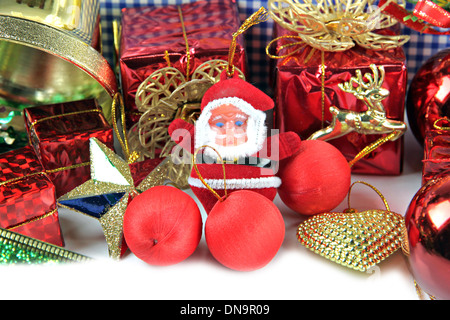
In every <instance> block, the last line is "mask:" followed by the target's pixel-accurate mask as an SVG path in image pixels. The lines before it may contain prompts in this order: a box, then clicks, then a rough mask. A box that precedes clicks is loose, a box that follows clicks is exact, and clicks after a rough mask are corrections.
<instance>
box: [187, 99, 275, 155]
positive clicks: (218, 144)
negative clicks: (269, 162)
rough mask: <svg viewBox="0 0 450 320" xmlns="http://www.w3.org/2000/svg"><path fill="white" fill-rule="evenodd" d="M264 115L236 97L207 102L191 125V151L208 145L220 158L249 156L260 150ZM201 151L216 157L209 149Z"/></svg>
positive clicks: (262, 142)
mask: <svg viewBox="0 0 450 320" xmlns="http://www.w3.org/2000/svg"><path fill="white" fill-rule="evenodd" d="M265 119H266V114H265V113H264V112H263V111H261V110H257V109H255V108H254V107H253V106H252V105H251V104H249V103H248V102H246V101H244V100H242V99H240V98H238V97H226V98H219V99H216V100H212V101H210V102H209V103H208V104H207V105H206V106H205V107H204V108H203V110H202V112H201V114H200V116H199V118H198V120H197V121H196V123H195V148H196V149H198V148H201V147H202V146H205V145H207V146H210V147H212V148H214V149H216V150H217V152H219V154H220V155H221V157H222V158H223V159H228V160H236V159H239V158H245V157H250V156H252V155H254V154H256V153H257V152H258V151H259V150H261V149H262V148H263V144H264V142H265V139H266V132H267V128H266V126H265V123H264V122H265ZM203 152H204V153H205V154H206V155H207V156H209V157H212V158H214V157H217V153H216V152H215V151H214V150H213V149H211V148H205V149H204V150H203Z"/></svg>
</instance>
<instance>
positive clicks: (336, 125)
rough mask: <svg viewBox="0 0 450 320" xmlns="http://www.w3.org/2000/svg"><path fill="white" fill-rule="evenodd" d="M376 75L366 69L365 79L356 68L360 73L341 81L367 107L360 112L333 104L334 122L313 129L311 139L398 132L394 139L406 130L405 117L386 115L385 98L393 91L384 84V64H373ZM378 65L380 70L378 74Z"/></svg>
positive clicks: (358, 71) (341, 87) (341, 85)
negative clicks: (396, 117) (401, 119)
mask: <svg viewBox="0 0 450 320" xmlns="http://www.w3.org/2000/svg"><path fill="white" fill-rule="evenodd" d="M370 69H371V70H372V72H373V76H372V74H370V73H366V74H365V75H364V78H365V79H366V80H367V81H364V79H363V76H362V73H361V70H359V69H358V70H356V77H351V78H350V80H349V81H348V82H344V83H340V84H339V85H338V86H339V88H340V89H341V90H343V91H345V92H349V93H352V94H353V95H355V96H356V98H358V99H360V100H363V101H364V103H365V104H366V106H367V111H365V112H356V111H350V110H340V109H338V108H336V107H335V106H331V107H330V112H331V114H332V115H333V119H332V121H331V124H330V125H329V126H328V127H326V128H324V129H321V130H319V131H316V132H315V133H313V134H312V135H311V136H310V137H309V138H308V140H324V141H325V140H331V139H336V138H339V137H342V136H344V135H346V134H348V133H350V132H352V131H355V132H357V133H360V134H385V133H388V134H389V133H394V132H395V133H394V135H393V137H392V138H391V140H392V141H394V140H396V139H398V138H399V137H401V136H402V135H403V133H404V132H405V131H406V124H405V123H404V122H401V121H397V120H391V119H388V118H386V110H385V109H384V106H383V104H382V102H381V101H382V100H383V99H384V98H386V97H387V96H388V95H389V91H388V90H387V89H385V88H382V87H381V85H382V84H383V82H384V74H385V72H384V67H383V66H380V67H378V68H377V66H376V65H374V64H372V65H370ZM378 69H379V70H380V74H378Z"/></svg>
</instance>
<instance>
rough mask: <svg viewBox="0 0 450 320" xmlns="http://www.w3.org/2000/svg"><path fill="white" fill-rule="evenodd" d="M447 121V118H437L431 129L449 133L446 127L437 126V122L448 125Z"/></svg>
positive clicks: (449, 129) (448, 128) (449, 128)
mask: <svg viewBox="0 0 450 320" xmlns="http://www.w3.org/2000/svg"><path fill="white" fill-rule="evenodd" d="M448 121H449V119H448V118H447V117H443V118H439V119H437V120H436V121H435V122H434V123H433V127H434V128H435V129H438V130H445V131H450V127H449V126H448V125H444V126H441V125H439V124H438V123H439V122H447V124H448Z"/></svg>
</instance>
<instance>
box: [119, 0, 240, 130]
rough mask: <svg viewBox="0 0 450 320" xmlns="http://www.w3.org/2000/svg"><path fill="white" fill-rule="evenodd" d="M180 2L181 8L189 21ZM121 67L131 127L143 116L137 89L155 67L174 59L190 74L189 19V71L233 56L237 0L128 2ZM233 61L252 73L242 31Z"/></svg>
mask: <svg viewBox="0 0 450 320" xmlns="http://www.w3.org/2000/svg"><path fill="white" fill-rule="evenodd" d="M178 7H179V8H181V12H182V19H183V24H182V22H181V20H180V15H179V11H178ZM121 24H122V29H121V42H120V53H119V56H120V59H119V64H120V72H121V80H122V87H123V94H124V103H125V106H126V112H127V127H128V128H131V126H132V125H133V124H135V123H136V122H137V121H138V120H139V117H140V115H141V114H140V112H139V110H138V109H137V107H136V104H135V96H136V90H137V89H138V87H139V85H140V84H141V83H142V82H143V81H144V80H145V79H146V78H147V77H148V76H150V75H151V74H152V73H153V72H155V71H156V70H158V69H161V68H164V67H167V66H168V64H167V61H166V59H165V51H166V50H167V51H168V54H169V57H170V64H171V66H172V67H174V68H176V69H178V70H179V71H180V72H181V73H182V74H183V75H185V76H186V70H187V61H188V58H187V54H186V42H185V38H184V35H183V25H184V29H185V35H186V38H187V41H188V46H189V54H190V60H189V74H192V73H193V72H194V71H195V70H196V69H197V67H198V66H199V65H201V64H202V63H204V62H206V61H209V60H215V59H221V60H225V61H228V51H229V48H230V44H231V40H232V35H233V33H234V32H236V31H237V30H238V29H239V27H240V20H239V17H238V9H237V5H236V1H235V0H210V1H196V2H193V3H188V4H183V5H180V6H177V5H169V6H163V7H140V8H125V9H123V10H122V22H121ZM233 64H234V65H235V66H236V67H237V68H239V69H240V70H242V71H243V72H244V74H246V72H247V71H246V60H245V51H244V45H243V40H242V37H238V39H237V45H236V54H235V56H234V60H233Z"/></svg>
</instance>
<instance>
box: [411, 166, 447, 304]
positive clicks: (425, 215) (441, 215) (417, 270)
mask: <svg viewBox="0 0 450 320" xmlns="http://www.w3.org/2000/svg"><path fill="white" fill-rule="evenodd" d="M406 227H407V229H408V240H409V249H410V255H409V258H408V260H409V264H410V266H411V271H412V273H413V275H414V278H415V280H416V281H417V283H418V285H419V286H420V288H421V289H422V290H423V291H424V292H426V293H427V294H429V295H432V296H434V297H435V298H437V299H443V300H448V299H450V172H446V173H444V174H441V175H438V176H436V177H435V178H433V179H432V180H430V181H429V182H428V183H427V184H425V185H424V186H422V188H421V189H420V190H419V191H418V192H417V193H416V195H415V196H414V198H413V199H412V201H411V203H410V205H409V208H408V210H407V212H406Z"/></svg>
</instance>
